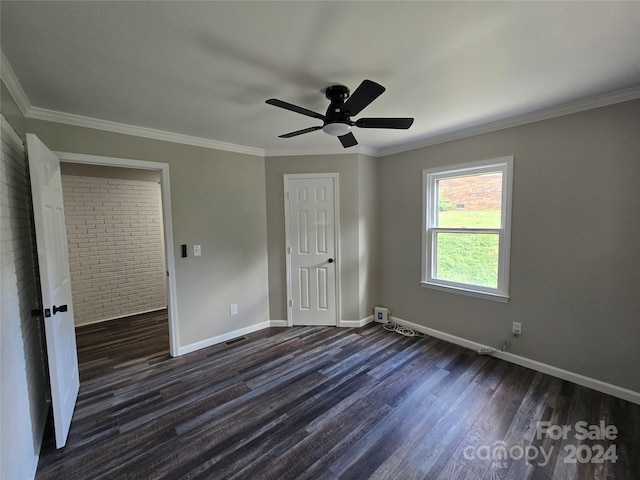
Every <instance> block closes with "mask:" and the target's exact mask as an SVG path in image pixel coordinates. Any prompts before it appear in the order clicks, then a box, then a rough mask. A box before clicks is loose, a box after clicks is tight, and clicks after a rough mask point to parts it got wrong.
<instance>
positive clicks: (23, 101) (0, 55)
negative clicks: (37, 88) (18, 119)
mask: <svg viewBox="0 0 640 480" xmlns="http://www.w3.org/2000/svg"><path fill="white" fill-rule="evenodd" d="M0 78H1V79H2V81H3V82H4V84H5V85H6V86H7V90H9V93H10V94H11V96H12V97H13V99H14V100H15V101H16V104H17V105H18V108H19V109H20V112H21V113H22V115H24V116H26V114H27V112H29V110H30V109H31V102H30V101H29V97H27V94H26V93H25V92H24V90H23V89H22V85H20V82H19V81H18V77H16V74H15V72H14V71H13V68H11V64H10V63H9V60H8V59H7V57H6V56H5V55H4V52H3V51H2V50H0Z"/></svg>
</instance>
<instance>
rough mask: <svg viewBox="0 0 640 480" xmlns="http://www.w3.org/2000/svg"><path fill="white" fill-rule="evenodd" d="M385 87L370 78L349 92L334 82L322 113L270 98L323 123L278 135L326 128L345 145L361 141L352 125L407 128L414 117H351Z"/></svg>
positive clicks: (327, 90)
mask: <svg viewBox="0 0 640 480" xmlns="http://www.w3.org/2000/svg"><path fill="white" fill-rule="evenodd" d="M384 91H385V88H384V87H383V86H382V85H380V84H377V83H376V82H373V81H371V80H364V81H363V82H362V83H361V84H360V85H359V86H358V88H356V90H355V91H354V92H353V95H351V96H349V89H348V88H347V87H345V86H344V85H332V86H331V87H328V88H327V89H326V90H325V95H326V97H327V98H328V99H329V100H330V101H331V103H330V104H329V108H327V113H325V114H324V115H322V114H320V113H316V112H313V111H311V110H307V109H306V108H303V107H299V106H297V105H293V104H291V103H287V102H284V101H282V100H278V99H277V98H270V99H269V100H267V103H268V104H269V105H274V106H276V107H280V108H284V109H285V110H291V111H292V112H296V113H301V114H302V115H307V116H308V117H312V118H317V119H318V120H322V122H323V124H322V126H320V125H317V126H315V127H309V128H304V129H302V130H296V131H295V132H290V133H285V134H284V135H279V138H291V137H296V136H298V135H302V134H303V133H310V132H315V131H316V130H323V131H324V132H325V133H328V134H329V135H333V136H336V137H338V139H339V140H340V143H342V146H343V147H344V148H348V147H353V146H354V145H357V144H358V141H357V140H356V137H354V135H353V133H352V132H351V127H353V126H356V127H359V128H396V129H407V128H409V127H410V126H411V125H412V124H413V118H360V119H358V120H356V121H353V120H351V117H352V116H355V115H357V114H359V113H360V112H361V111H362V110H363V109H364V108H365V107H367V106H368V105H369V104H370V103H371V102H373V101H374V100H375V99H376V98H378V97H379V96H380V95H382V93H383V92H384Z"/></svg>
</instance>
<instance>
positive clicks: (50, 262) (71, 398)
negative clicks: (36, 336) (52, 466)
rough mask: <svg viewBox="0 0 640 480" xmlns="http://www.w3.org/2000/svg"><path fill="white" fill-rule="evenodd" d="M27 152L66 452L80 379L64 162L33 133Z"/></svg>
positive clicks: (59, 437)
mask: <svg viewBox="0 0 640 480" xmlns="http://www.w3.org/2000/svg"><path fill="white" fill-rule="evenodd" d="M27 152H28V155H29V170H30V174H31V194H32V197H33V215H34V221H35V228H36V245H37V248H38V264H39V267H40V286H41V289H42V308H43V314H44V326H45V336H46V342H47V357H48V360H49V377H50V383H51V402H52V404H53V421H54V429H55V435H56V447H57V448H62V447H64V445H65V444H66V442H67V435H68V434H69V428H70V426H71V417H72V416H73V410H74V408H75V405H76V399H77V398H78V390H79V388H80V378H79V375H78V353H77V350H76V333H75V325H74V321H73V304H72V302H71V276H70V274H69V253H68V250H67V231H66V227H65V221H64V206H63V201H62V181H61V177H60V161H59V160H58V157H56V156H55V155H54V154H53V153H52V152H51V151H50V150H49V149H48V148H47V147H46V145H45V144H44V143H42V142H41V141H40V139H39V138H38V137H36V136H35V135H33V134H31V133H29V134H27Z"/></svg>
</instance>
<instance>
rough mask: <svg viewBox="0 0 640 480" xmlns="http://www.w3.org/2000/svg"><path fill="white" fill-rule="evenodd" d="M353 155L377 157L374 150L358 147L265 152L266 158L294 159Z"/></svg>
mask: <svg viewBox="0 0 640 480" xmlns="http://www.w3.org/2000/svg"><path fill="white" fill-rule="evenodd" d="M352 153H356V154H360V155H369V156H372V157H376V156H377V151H376V149H374V148H370V147H365V146H362V145H358V146H357V147H349V148H341V147H338V146H335V147H322V148H269V149H267V150H265V155H264V156H265V157H294V156H303V155H349V154H352Z"/></svg>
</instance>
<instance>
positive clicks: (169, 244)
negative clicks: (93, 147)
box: [55, 152, 179, 357]
mask: <svg viewBox="0 0 640 480" xmlns="http://www.w3.org/2000/svg"><path fill="white" fill-rule="evenodd" d="M55 153H56V155H57V156H58V158H59V159H60V161H61V162H65V163H68V164H84V165H93V166H103V167H118V168H124V169H136V170H147V171H155V172H157V173H158V174H159V178H160V193H161V205H162V225H163V242H164V257H165V258H164V260H165V266H166V275H167V277H166V290H167V295H166V300H167V317H168V326H169V353H170V355H171V356H173V357H175V356H178V355H179V351H178V347H179V340H178V328H177V319H178V317H177V302H176V283H175V266H174V253H173V229H172V222H171V198H170V187H169V165H168V164H165V163H158V162H148V161H141V160H132V159H123V158H115V157H102V156H95V155H84V154H75V153H66V152H55Z"/></svg>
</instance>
